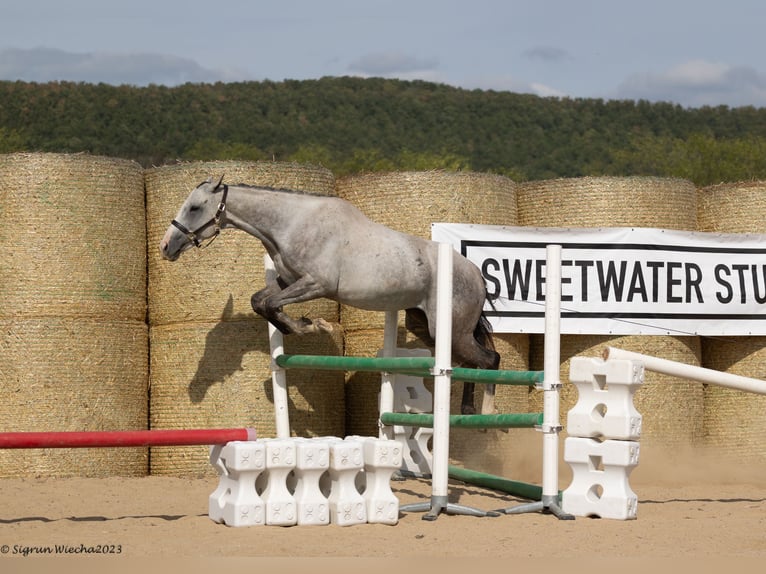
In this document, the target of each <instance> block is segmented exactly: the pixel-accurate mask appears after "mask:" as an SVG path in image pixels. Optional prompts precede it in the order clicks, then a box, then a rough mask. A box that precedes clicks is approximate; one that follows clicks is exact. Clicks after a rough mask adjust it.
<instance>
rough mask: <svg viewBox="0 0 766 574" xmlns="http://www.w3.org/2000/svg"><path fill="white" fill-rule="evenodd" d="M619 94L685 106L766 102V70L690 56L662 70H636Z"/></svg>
mask: <svg viewBox="0 0 766 574" xmlns="http://www.w3.org/2000/svg"><path fill="white" fill-rule="evenodd" d="M617 95H618V97H620V98H629V99H645V100H650V101H655V102H656V101H670V102H675V103H680V104H682V105H684V106H690V107H698V106H706V105H710V106H716V105H728V106H731V107H737V106H744V105H756V106H764V105H766V74H763V73H762V72H759V71H758V70H756V69H754V68H751V67H746V66H731V65H729V64H724V63H721V62H708V61H705V60H690V61H687V62H683V63H681V64H679V65H677V66H674V67H672V68H670V69H668V70H666V71H664V72H661V73H646V74H635V75H633V76H630V77H628V78H627V79H626V80H625V81H624V82H623V83H622V84H620V86H619V88H618V94H617Z"/></svg>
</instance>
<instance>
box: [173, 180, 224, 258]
mask: <svg viewBox="0 0 766 574" xmlns="http://www.w3.org/2000/svg"><path fill="white" fill-rule="evenodd" d="M217 190H218V188H216V189H214V190H213V193H215V192H216V191H217ZM228 194H229V186H228V185H226V184H224V185H223V196H222V197H221V202H220V203H219V204H218V209H217V210H216V212H215V215H214V216H213V218H212V219H210V220H209V221H207V222H206V223H203V224H202V225H200V226H199V227H198V228H197V229H195V230H194V231H189V230H188V229H186V226H184V225H183V224H182V223H179V222H178V221H176V220H175V219H174V220H173V221H171V222H170V224H171V225H172V226H173V227H175V228H176V229H178V230H179V231H180V232H181V233H183V234H184V235H185V236H186V237H187V239H188V240H189V241H191V242H192V243H194V247H197V248H199V249H204V248H205V247H209V246H210V244H211V243H213V241H215V238H216V237H218V235H219V234H220V233H221V218H222V216H223V212H224V211H226V196H227V195H228ZM211 225H215V232H214V233H213V236H212V237H211V238H210V240H209V241H208V242H207V243H205V244H203V243H202V242H200V240H199V238H198V237H197V234H199V233H201V232H202V231H204V230H205V229H207V228H208V227H210V226H211Z"/></svg>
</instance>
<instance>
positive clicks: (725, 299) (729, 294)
mask: <svg viewBox="0 0 766 574" xmlns="http://www.w3.org/2000/svg"><path fill="white" fill-rule="evenodd" d="M724 274H726V278H724V277H723V275H724ZM729 275H731V271H729V268H728V267H726V265H722V264H720V263H719V264H718V265H716V266H715V280H716V282H717V283H718V284H719V285H720V286H721V287H723V288H724V289H725V291H724V293H725V294H723V293H721V291H716V293H715V298H716V299H718V302H719V303H731V300H732V298H733V297H734V291H733V289H732V288H731V283H729V281H728V276H729Z"/></svg>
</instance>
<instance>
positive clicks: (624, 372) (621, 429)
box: [567, 357, 644, 440]
mask: <svg viewBox="0 0 766 574" xmlns="http://www.w3.org/2000/svg"><path fill="white" fill-rule="evenodd" d="M569 381H570V383H572V384H573V385H575V386H576V387H577V392H578V400H577V403H576V404H575V405H574V407H572V409H571V410H570V411H569V413H568V414H567V434H568V435H569V436H575V437H603V438H606V439H621V440H638V439H639V438H640V436H641V422H642V418H641V415H640V414H639V412H638V411H637V410H636V408H635V406H634V405H633V395H634V394H635V393H636V391H637V390H638V389H639V388H640V387H641V385H642V384H643V382H644V366H643V364H642V363H640V362H636V361H626V360H609V361H603V360H601V359H596V358H591V357H573V358H572V360H571V362H570V368H569Z"/></svg>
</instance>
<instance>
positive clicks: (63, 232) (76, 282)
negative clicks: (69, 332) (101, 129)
mask: <svg viewBox="0 0 766 574" xmlns="http://www.w3.org/2000/svg"><path fill="white" fill-rule="evenodd" d="M0 178H2V180H3V182H4V191H3V193H2V194H0V230H2V231H0V248H1V249H2V252H3V257H2V258H0V275H1V276H2V277H3V280H2V282H0V297H2V301H3V305H2V307H0V317H16V316H19V315H23V316H24V317H71V318H93V319H105V320H113V319H117V320H134V321H143V320H144V318H145V316H146V224H145V214H144V184H143V172H142V169H141V166H140V165H139V164H137V163H135V162H132V161H127V160H122V159H113V158H106V157H97V156H91V155H84V154H78V155H64V154H49V153H14V154H8V155H0Z"/></svg>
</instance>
